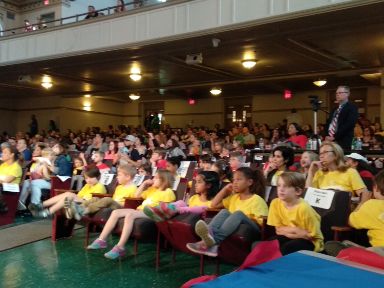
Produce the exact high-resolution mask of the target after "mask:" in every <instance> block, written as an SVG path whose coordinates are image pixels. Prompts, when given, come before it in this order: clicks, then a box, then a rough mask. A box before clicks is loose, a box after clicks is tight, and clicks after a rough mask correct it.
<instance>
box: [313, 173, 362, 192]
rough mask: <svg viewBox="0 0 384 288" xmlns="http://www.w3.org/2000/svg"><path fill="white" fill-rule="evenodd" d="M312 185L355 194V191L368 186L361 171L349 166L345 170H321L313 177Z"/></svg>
mask: <svg viewBox="0 0 384 288" xmlns="http://www.w3.org/2000/svg"><path fill="white" fill-rule="evenodd" d="M312 187H314V188H319V189H336V190H341V191H347V192H352V193H353V196H357V195H355V192H354V191H356V190H359V189H363V188H366V186H365V184H364V182H363V180H361V177H360V175H359V172H357V171H356V169H353V168H348V169H347V170H346V171H345V172H340V171H322V170H319V171H317V172H316V174H315V176H314V177H313V180H312Z"/></svg>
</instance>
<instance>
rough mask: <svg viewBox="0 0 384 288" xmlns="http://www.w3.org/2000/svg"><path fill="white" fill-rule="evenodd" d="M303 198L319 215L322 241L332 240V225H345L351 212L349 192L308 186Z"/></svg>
mask: <svg viewBox="0 0 384 288" xmlns="http://www.w3.org/2000/svg"><path fill="white" fill-rule="evenodd" d="M304 199H305V200H306V201H307V202H308V203H309V204H310V205H311V206H312V207H313V209H315V211H316V212H317V213H318V214H319V215H320V217H321V231H322V232H323V236H324V241H328V240H333V231H332V229H331V227H332V226H346V225H347V224H348V218H349V214H350V213H351V193H350V192H346V191H339V190H324V189H315V188H312V187H310V188H308V189H306V191H305V194H304Z"/></svg>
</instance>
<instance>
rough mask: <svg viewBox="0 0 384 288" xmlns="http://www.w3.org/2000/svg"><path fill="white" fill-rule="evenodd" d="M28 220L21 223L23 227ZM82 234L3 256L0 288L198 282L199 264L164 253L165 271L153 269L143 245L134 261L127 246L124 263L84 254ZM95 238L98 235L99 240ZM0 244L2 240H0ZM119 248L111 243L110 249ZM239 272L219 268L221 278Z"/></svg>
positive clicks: (210, 265)
mask: <svg viewBox="0 0 384 288" xmlns="http://www.w3.org/2000/svg"><path fill="white" fill-rule="evenodd" d="M27 221H28V219H25V220H20V219H19V220H18V223H25V222H27ZM84 237H85V231H84V229H79V230H76V231H75V236H74V237H73V238H72V239H67V240H59V241H57V242H56V243H53V242H52V241H51V240H50V239H45V240H41V241H37V242H34V243H30V244H26V245H24V246H21V247H18V248H14V249H10V250H6V251H3V252H0V269H1V271H0V287H6V288H13V287H23V288H25V287H28V288H29V287H60V288H64V287H76V288H81V287H92V288H96V287H113V288H117V287H134V288H141V287H157V288H161V287H164V288H169V287H180V285H181V284H183V283H184V282H186V281H188V280H189V279H191V278H194V277H197V276H199V258H198V257H194V256H191V255H187V254H183V253H181V252H177V254H176V262H175V263H171V251H170V250H168V251H163V252H162V257H161V262H162V266H161V267H160V269H159V270H158V271H156V269H155V267H154V259H155V245H154V244H144V243H140V244H139V254H138V255H137V256H136V257H135V256H133V255H132V246H133V245H132V244H133V243H132V242H129V243H128V245H127V251H128V253H127V254H128V256H127V257H126V258H125V259H124V260H120V261H111V260H108V259H106V258H104V256H103V253H102V252H101V251H91V252H89V251H87V250H85V249H84V247H83V245H84ZM95 237H96V235H95ZM0 241H1V239H0ZM115 242H117V238H113V239H112V238H111V239H110V244H111V245H112V243H115ZM234 268H235V267H234V266H232V265H225V264H221V266H220V270H221V271H220V272H221V274H223V273H228V272H230V271H232V270H233V269H234ZM205 270H206V273H207V274H212V273H214V270H215V264H214V262H210V261H209V262H207V263H206V266H205Z"/></svg>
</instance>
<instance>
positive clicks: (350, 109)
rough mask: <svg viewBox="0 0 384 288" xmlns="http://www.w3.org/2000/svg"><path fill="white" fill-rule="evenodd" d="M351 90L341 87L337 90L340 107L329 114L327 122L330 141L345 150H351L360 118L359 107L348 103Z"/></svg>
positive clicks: (337, 100)
mask: <svg viewBox="0 0 384 288" xmlns="http://www.w3.org/2000/svg"><path fill="white" fill-rule="evenodd" d="M349 95H350V89H349V87H348V86H339V87H337V90H336V102H337V103H339V106H338V107H337V108H336V109H335V110H333V111H332V112H331V114H329V118H328V121H327V130H326V131H328V136H327V137H326V138H325V139H326V140H328V141H334V142H336V143H337V144H339V145H340V146H341V147H342V148H343V149H347V150H349V149H351V144H352V139H353V132H354V128H355V124H356V122H357V119H358V117H359V113H358V111H357V107H356V106H355V105H354V104H353V103H351V102H349V101H348V99H349Z"/></svg>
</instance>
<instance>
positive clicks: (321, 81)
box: [313, 79, 327, 87]
mask: <svg viewBox="0 0 384 288" xmlns="http://www.w3.org/2000/svg"><path fill="white" fill-rule="evenodd" d="M313 84H315V85H316V86H317V87H322V86H324V85H325V84H327V80H325V79H319V80H316V81H313Z"/></svg>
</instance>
